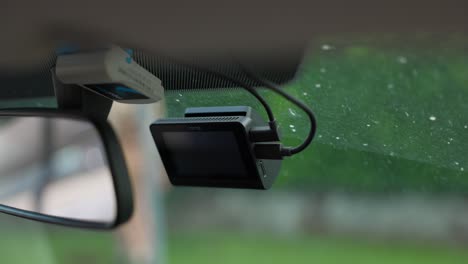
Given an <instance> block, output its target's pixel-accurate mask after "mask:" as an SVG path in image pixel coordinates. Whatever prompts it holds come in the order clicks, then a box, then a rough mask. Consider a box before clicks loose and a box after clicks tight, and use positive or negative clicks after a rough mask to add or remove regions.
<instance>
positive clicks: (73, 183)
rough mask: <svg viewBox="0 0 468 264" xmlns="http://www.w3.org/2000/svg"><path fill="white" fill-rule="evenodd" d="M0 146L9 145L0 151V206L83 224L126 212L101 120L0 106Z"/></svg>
mask: <svg viewBox="0 0 468 264" xmlns="http://www.w3.org/2000/svg"><path fill="white" fill-rule="evenodd" d="M38 128H44V129H45V130H42V131H40V129H38ZM8 135H10V136H8ZM41 135H42V136H43V137H44V138H41ZM2 137H3V139H2ZM0 149H4V150H7V151H9V155H5V156H4V155H0V212H2V213H6V214H10V215H14V216H18V217H22V218H27V219H31V220H36V221H41V222H46V223H52V224H58V225H63V226H70V227H78V228H89V229H112V228H115V227H116V226H118V225H120V224H122V223H124V222H126V221H127V220H129V219H130V217H131V215H132V213H133V198H132V188H131V183H130V180H129V176H128V172H127V167H126V164H125V160H124V157H123V153H122V150H121V147H120V144H119V142H118V140H117V137H116V135H115V133H114V131H113V129H112V128H111V126H110V124H109V123H108V122H107V121H105V120H102V119H96V118H92V117H90V116H85V115H83V114H81V113H80V112H78V111H77V112H75V111H64V110H56V109H14V110H0ZM22 150H26V151H22ZM8 156H11V157H10V159H9V160H8ZM22 157H27V158H25V159H24V160H22V159H23V158H22ZM2 159H4V162H1V161H2ZM20 161H22V162H20ZM13 163H14V164H13Z"/></svg>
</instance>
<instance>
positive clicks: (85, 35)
mask: <svg viewBox="0 0 468 264" xmlns="http://www.w3.org/2000/svg"><path fill="white" fill-rule="evenodd" d="M25 2H26V3H25ZM29 2H30V5H29V6H30V8H25V6H27V5H28V4H29ZM467 6H468V2H467V1H463V0H445V1H437V0H413V1H411V0H409V1H408V0H394V1H375V0H357V1H338V0H332V1H330V0H326V1H325V0H292V1H271V0H256V1H255V0H237V1H229V2H220V1H217V0H202V1H182V0H174V1H163V2H161V1H141V0H136V1H132V2H131V4H129V2H127V1H122V2H120V1H109V0H107V1H88V0H84V1H72V2H70V1H61V0H49V1H42V2H40V3H38V2H36V1H34V2H33V1H10V2H9V3H8V4H7V5H6V7H3V8H2V9H1V10H0V17H2V23H0V30H1V32H2V33H3V34H2V36H3V37H2V41H1V42H0V48H1V49H2V50H3V51H5V50H6V51H15V52H5V53H4V54H2V56H0V67H1V66H2V65H3V66H7V67H8V68H10V67H12V66H18V67H24V66H31V65H34V64H35V63H37V62H38V61H41V59H40V58H43V57H44V56H47V55H48V54H49V52H50V50H53V48H54V47H56V46H57V43H58V42H60V41H61V40H67V41H70V40H72V41H76V42H83V43H88V44H89V43H102V42H105V43H109V42H112V43H119V44H121V45H125V46H129V47H135V48H139V49H142V50H145V51H147V52H158V53H161V52H163V53H165V54H168V55H175V54H177V55H178V56H202V57H204V58H219V57H222V56H226V51H229V52H231V53H233V52H234V53H240V54H243V55H244V56H254V55H255V54H258V53H262V54H269V55H270V56H277V55H284V54H287V53H288V52H293V51H294V50H295V49H298V48H300V47H302V45H303V43H304V42H305V41H307V40H309V39H310V38H311V37H314V36H316V35H323V34H336V33H339V34H342V33H346V34H348V33H359V32H407V33H414V32H415V31H423V32H441V31H444V32H446V31H451V32H453V31H456V32H462V33H465V32H466V29H467V28H466V25H468V16H467V15H466V10H467ZM38 11H39V12H38Z"/></svg>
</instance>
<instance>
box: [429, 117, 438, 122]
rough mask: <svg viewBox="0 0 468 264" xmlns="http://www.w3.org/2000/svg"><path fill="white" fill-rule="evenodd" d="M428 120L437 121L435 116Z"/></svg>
mask: <svg viewBox="0 0 468 264" xmlns="http://www.w3.org/2000/svg"><path fill="white" fill-rule="evenodd" d="M429 120H431V121H436V120H437V117H435V116H430V117H429Z"/></svg>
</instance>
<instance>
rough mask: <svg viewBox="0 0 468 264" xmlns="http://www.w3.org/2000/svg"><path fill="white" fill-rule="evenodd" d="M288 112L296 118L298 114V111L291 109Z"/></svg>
mask: <svg viewBox="0 0 468 264" xmlns="http://www.w3.org/2000/svg"><path fill="white" fill-rule="evenodd" d="M288 110H289V113H290V114H291V115H292V116H296V115H297V113H296V111H294V109H292V108H289V109H288Z"/></svg>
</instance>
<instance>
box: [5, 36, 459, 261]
mask: <svg viewBox="0 0 468 264" xmlns="http://www.w3.org/2000/svg"><path fill="white" fill-rule="evenodd" d="M466 46H467V40H466V38H463V37H461V36H458V35H450V36H444V37H441V36H433V35H424V34H421V35H415V36H402V35H384V36H382V35H376V36H329V37H321V38H317V39H315V41H314V42H313V43H312V45H311V47H310V50H309V53H308V55H307V56H306V58H305V59H304V63H303V65H302V67H301V69H300V72H299V73H298V75H297V78H296V79H295V80H293V81H292V82H290V83H289V84H287V85H285V87H284V89H285V90H286V91H288V92H289V93H291V94H293V95H294V96H296V97H298V98H300V99H301V100H302V101H304V102H305V103H306V104H307V105H309V106H310V107H311V108H312V109H313V110H314V112H315V114H316V117H317V121H318V130H317V134H316V138H315V140H314V142H313V144H312V145H311V147H310V148H308V149H307V150H305V151H304V152H302V153H301V154H299V155H296V156H293V157H291V158H288V159H285V160H284V162H283V165H282V169H281V172H280V176H279V177H278V179H277V182H276V183H275V185H274V186H273V188H272V190H269V191H266V192H265V191H252V190H251V191H244V190H228V189H208V188H177V189H175V188H173V187H171V186H170V185H169V184H168V182H167V176H166V175H165V172H164V168H163V167H162V165H161V162H160V160H159V157H158V155H157V151H156V149H155V146H154V142H153V141H152V139H151V135H150V133H149V131H148V125H149V124H150V123H151V122H153V121H154V120H155V119H156V118H158V117H161V116H164V115H165V116H169V117H181V116H183V112H184V110H185V108H187V107H199V106H224V105H248V106H252V107H254V108H256V109H257V110H258V112H260V113H261V114H263V115H264V117H266V115H265V114H264V110H263V109H262V107H261V105H260V104H259V103H258V102H257V101H256V100H255V98H253V97H252V96H251V95H250V94H249V93H247V92H246V91H244V90H242V89H240V88H236V89H211V90H184V89H181V90H173V91H167V93H166V99H165V102H163V103H158V104H156V105H151V106H124V105H120V104H115V105H114V107H113V110H112V113H111V121H112V123H113V125H114V127H115V128H116V129H117V131H118V134H119V137H120V138H121V141H122V144H123V147H124V150H125V152H126V156H127V162H128V164H129V168H130V172H131V174H132V181H133V183H134V188H135V190H136V192H135V193H136V201H137V211H136V214H135V216H134V218H133V219H132V221H131V222H130V223H129V224H127V225H126V226H124V227H122V228H120V229H119V230H117V231H116V232H115V233H113V234H103V233H99V232H90V231H86V232H84V231H77V230H70V229H64V228H57V227H53V228H52V227H50V226H44V225H41V224H33V223H29V222H27V221H25V220H19V219H16V218H11V217H7V216H0V228H1V230H2V234H4V232H6V231H3V228H5V230H7V229H9V230H11V231H10V233H11V236H14V237H15V239H16V240H17V241H13V242H11V241H10V242H8V243H7V242H6V241H5V242H4V244H8V245H5V246H4V247H0V252H2V253H3V252H4V251H6V250H7V249H9V250H11V252H18V251H19V250H20V249H22V248H23V247H25V245H29V244H31V245H41V246H42V247H43V245H44V244H43V243H37V242H35V241H32V240H31V241H29V239H28V238H29V237H30V236H31V235H30V233H31V232H32V231H31V232H28V235H26V234H25V235H23V236H21V235H20V234H19V233H20V231H19V230H18V227H20V226H21V227H23V226H30V230H34V232H36V233H38V234H39V233H40V234H41V235H40V236H39V235H37V236H34V237H35V238H36V237H40V238H41V239H44V237H45V240H46V241H47V243H46V245H47V246H46V248H47V250H48V252H49V253H47V256H48V260H47V261H46V262H44V263H50V262H49V261H55V262H57V263H73V261H76V263H82V262H83V261H85V260H89V261H91V262H95V263H105V262H107V263H114V262H117V263H120V261H121V262H122V263H126V262H127V260H128V263H219V262H220V261H221V260H222V262H223V263H273V264H274V263H324V264H327V263H330V264H331V263H362V264H366V263H382V264H385V263H392V264H393V263H416V264H417V263H425V264H427V263H466V262H467V261H468V253H467V252H466V250H465V247H466V243H467V242H468V207H467V206H466V196H465V194H466V193H467V191H468V177H467V176H468V175H467V170H468V154H467V149H468V146H467V144H468V143H467V142H468V116H467V113H468V104H467V103H466V102H467V101H468V88H467V87H468V64H467V61H468V52H467V51H468V50H467V49H466ZM181 88H183V87H181ZM261 93H262V95H264V96H265V98H266V99H267V101H268V102H269V103H270V104H271V106H272V108H273V110H274V111H275V114H276V117H277V119H278V122H279V124H280V130H281V134H282V138H283V139H284V142H285V144H286V145H297V144H300V142H301V141H302V140H303V139H304V137H305V136H306V135H307V132H308V128H309V123H308V120H307V118H306V116H305V114H304V113H303V112H301V111H300V109H298V108H296V107H295V106H293V105H292V104H290V103H288V102H287V101H285V100H283V99H282V98H281V97H278V96H277V95H275V94H273V93H270V92H268V91H263V90H262V91H261ZM44 100H46V101H45V103H44V105H43V106H51V107H53V106H54V103H53V100H52V101H50V98H49V99H44ZM41 102H42V101H41ZM29 103H31V104H38V101H31V102H29ZM6 107H12V106H11V102H10V105H6ZM10 227H15V228H14V229H11V228H10ZM34 243H36V244H34ZM14 250H16V251H14ZM38 252H44V250H43V249H40V250H38ZM41 254H43V253H41ZM11 255H12V257H11V259H12V261H11V262H15V263H21V262H18V259H19V258H18V257H16V259H15V256H16V254H13V253H11ZM24 258H25V259H27V257H24ZM13 260H15V261H13ZM77 260H80V261H77ZM25 261H26V260H25ZM30 261H31V259H29V262H30ZM26 262H28V261H26ZM26 262H25V263H26Z"/></svg>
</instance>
